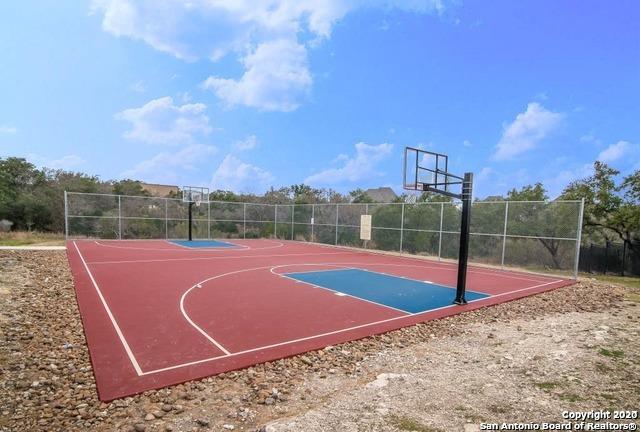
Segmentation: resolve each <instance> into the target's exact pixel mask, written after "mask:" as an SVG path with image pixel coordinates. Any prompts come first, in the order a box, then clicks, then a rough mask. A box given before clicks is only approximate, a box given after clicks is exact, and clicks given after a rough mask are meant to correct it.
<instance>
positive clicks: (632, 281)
mask: <svg viewBox="0 0 640 432" xmlns="http://www.w3.org/2000/svg"><path fill="white" fill-rule="evenodd" d="M584 276H585V277H591V278H594V279H597V280H599V281H602V282H611V283H615V284H619V285H624V286H627V287H630V288H640V278H639V277H629V276H614V275H592V274H584ZM636 296H637V295H636ZM638 297H639V298H640V296H638ZM638 301H640V300H638Z"/></svg>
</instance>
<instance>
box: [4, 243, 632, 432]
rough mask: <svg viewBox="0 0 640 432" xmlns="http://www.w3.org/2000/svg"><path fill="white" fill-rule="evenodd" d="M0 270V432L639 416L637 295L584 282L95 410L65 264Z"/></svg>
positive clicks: (439, 424) (8, 259)
mask: <svg viewBox="0 0 640 432" xmlns="http://www.w3.org/2000/svg"><path fill="white" fill-rule="evenodd" d="M0 263H1V264H0V265H1V270H2V272H1V273H0V274H2V275H5V274H10V275H14V276H15V275H18V277H16V278H13V276H11V277H10V278H7V279H6V280H5V279H2V282H0V286H6V287H8V290H7V292H6V293H5V294H0V313H2V314H3V315H4V316H5V317H6V318H7V319H6V320H5V321H4V322H1V321H0V368H1V369H0V401H2V402H0V405H1V407H0V431H14V430H15V431H18V430H20V431H22V430H43V431H44V430H46V431H55V430H60V431H62V430H64V431H75V430H87V429H91V430H98V431H101V430H104V431H110V430H118V431H120V430H145V431H164V430H167V431H168V430H174V431H192V430H246V431H255V430H259V429H263V430H265V429H267V430H274V431H279V430H283V431H289V430H291V431H293V430H305V431H325V430H327V431H329V430H348V431H349V430H353V431H360V430H383V431H384V430H389V431H404V430H414V431H437V430H443V431H445V430H462V429H463V428H469V427H472V426H473V425H476V424H477V423H478V422H480V421H483V420H496V421H500V420H504V421H508V420H514V421H515V420H518V419H522V420H525V421H535V420H538V419H545V418H548V419H558V412H559V411H560V410H561V409H572V408H574V407H575V408H576V409H581V408H584V407H589V408H590V409H597V408H603V409H606V408H616V409H623V408H625V407H628V408H633V407H635V408H637V407H638V406H639V403H638V402H639V399H640V385H639V383H638V377H640V373H639V372H640V371H639V370H638V367H639V366H638V365H639V364H640V360H639V358H640V357H639V352H638V350H639V348H638V344H637V343H635V342H634V341H635V340H637V337H638V332H639V330H638V326H639V319H638V308H640V305H639V304H638V303H637V302H634V301H633V300H632V298H634V296H637V295H638V292H636V291H633V290H628V289H625V288H622V287H618V286H614V285H611V284H605V283H598V282H596V281H593V280H585V281H583V282H581V283H580V284H578V285H576V286H573V287H567V288H563V289H559V290H555V291H553V292H549V293H545V294H542V295H538V296H534V297H530V298H526V299H522V300H518V301H514V302H510V303H506V304H502V305H498V306H495V307H490V308H486V309H481V310H478V311H474V312H470V313H467V314H464V315H460V316H456V317H451V318H447V319H444V320H440V321H434V322H429V323H425V324H421V325H417V326H413V327H409V328H406V329H401V330H398V331H394V332H391V333H388V334H385V335H381V336H376V337H371V338H367V339H363V340H360V341H355V342H349V343H346V344H341V345H339V346H335V347H328V348H326V349H324V350H320V351H315V352H311V353H307V354H304V355H301V356H297V357H293V358H290V359H283V360H279V361H275V362H269V363H266V364H263V365H257V366H255V367H252V368H248V369H244V370H242V371H238V372H231V373H226V374H221V375H219V376H216V377H211V378H207V379H204V380H200V381H194V382H189V383H185V384H182V385H178V386H173V387H171V388H167V389H161V390H157V391H149V392H146V393H144V394H142V395H138V396H135V397H128V398H124V399H121V400H116V401H113V402H111V403H108V404H105V403H101V402H100V401H98V400H97V397H96V392H95V382H94V380H93V375H92V370H91V365H90V362H89V356H88V352H87V348H86V345H85V340H84V335H83V331H82V325H81V322H80V317H79V315H78V311H77V306H76V302H75V294H74V290H73V285H72V279H71V274H70V272H69V269H68V265H67V262H66V255H65V253H64V252H62V251H59V252H53V251H46V252H45V251H11V252H9V251H6V252H4V251H3V252H0ZM22 276H24V278H22Z"/></svg>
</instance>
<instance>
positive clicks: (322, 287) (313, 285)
mask: <svg viewBox="0 0 640 432" xmlns="http://www.w3.org/2000/svg"><path fill="white" fill-rule="evenodd" d="M294 265H299V264H284V265H279V266H275V267H271V269H270V270H269V272H270V273H273V274H274V275H276V276H280V277H283V278H285V279H289V280H292V281H294V282H298V283H303V284H306V285H310V286H312V287H314V288H320V289H323V290H327V291H330V292H332V293H333V294H338V295H341V296H344V297H351V298H354V299H356V300H361V301H365V302H367V303H371V304H374V305H376V306H382V307H384V308H386V309H393V310H395V311H397V312H402V313H404V314H411V312H408V311H406V310H403V309H398V308H396V307H393V306H389V305H386V304H382V303H378V302H375V301H373V300H367V299H365V298H362V297H358V296H354V295H351V294H347V293H345V292H342V291H336V290H334V289H331V288H328V287H326V286H322V285H316V284H314V283H311V282H307V281H303V280H300V279H296V278H294V277H291V276H288V275H286V274H284V273H276V272H274V271H273V270H274V269H277V268H281V267H291V266H294ZM309 265H312V264H309ZM320 265H323V264H320ZM324 265H327V264H324ZM328 265H331V264H328ZM336 267H339V268H341V269H343V270H357V269H355V268H353V267H345V266H338V265H336ZM333 270H334V271H335V269H333ZM320 271H321V272H322V271H330V270H320ZM306 273H314V272H306Z"/></svg>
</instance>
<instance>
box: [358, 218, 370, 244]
mask: <svg viewBox="0 0 640 432" xmlns="http://www.w3.org/2000/svg"><path fill="white" fill-rule="evenodd" d="M360 240H371V215H361V216H360Z"/></svg>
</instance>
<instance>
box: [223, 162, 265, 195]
mask: <svg viewBox="0 0 640 432" xmlns="http://www.w3.org/2000/svg"><path fill="white" fill-rule="evenodd" d="M273 180H274V177H273V175H272V174H271V173H270V172H269V171H266V170H264V169H262V168H260V167H257V166H255V165H251V164H249V163H246V162H243V161H241V160H240V159H238V158H237V157H235V156H233V155H230V154H229V155H227V156H226V157H225V158H224V159H223V160H222V163H220V166H218V169H216V171H215V172H214V173H213V178H212V179H211V183H212V185H211V187H212V188H213V189H222V190H230V191H234V192H254V193H255V192H258V193H259V192H264V191H265V190H266V189H268V188H269V187H270V186H271V184H272V183H273Z"/></svg>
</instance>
